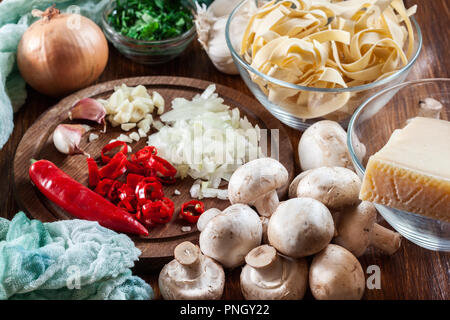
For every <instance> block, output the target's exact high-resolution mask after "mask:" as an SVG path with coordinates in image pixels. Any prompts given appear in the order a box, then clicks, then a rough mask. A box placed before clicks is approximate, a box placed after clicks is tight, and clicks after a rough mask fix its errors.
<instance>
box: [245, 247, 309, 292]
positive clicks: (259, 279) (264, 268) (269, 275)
mask: <svg viewBox="0 0 450 320" xmlns="http://www.w3.org/2000/svg"><path fill="white" fill-rule="evenodd" d="M245 261H246V263H247V264H246V265H245V266H244V267H243V268H242V272H241V277H240V282H241V291H242V294H243V295H244V298H245V299H247V300H300V299H302V298H303V296H304V295H305V291H306V286H307V283H308V265H307V263H306V260H305V259H299V260H296V259H290V258H285V257H282V256H280V255H279V254H277V251H276V250H275V248H273V247H271V246H269V245H262V246H259V247H257V248H255V249H253V250H252V251H250V252H249V253H248V254H247V256H246V257H245Z"/></svg>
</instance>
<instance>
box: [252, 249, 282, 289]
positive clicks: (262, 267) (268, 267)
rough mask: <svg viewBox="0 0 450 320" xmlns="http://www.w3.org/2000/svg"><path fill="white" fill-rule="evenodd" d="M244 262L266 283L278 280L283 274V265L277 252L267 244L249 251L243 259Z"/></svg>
mask: <svg viewBox="0 0 450 320" xmlns="http://www.w3.org/2000/svg"><path fill="white" fill-rule="evenodd" d="M245 262H246V263H247V264H248V265H249V266H251V267H252V268H254V269H255V270H256V271H257V272H258V274H259V275H260V277H261V278H262V279H266V281H268V280H274V279H278V278H279V277H280V274H282V272H283V264H282V261H281V259H280V257H279V256H278V254H277V251H276V250H275V248H274V247H272V246H270V245H267V244H265V245H261V246H259V247H256V248H255V249H253V250H252V251H250V252H249V253H248V254H247V256H246V257H245Z"/></svg>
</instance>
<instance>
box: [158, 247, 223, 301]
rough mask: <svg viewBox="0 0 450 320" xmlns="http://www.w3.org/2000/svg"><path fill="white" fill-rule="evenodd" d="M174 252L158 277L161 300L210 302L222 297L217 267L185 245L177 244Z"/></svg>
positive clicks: (220, 277) (221, 276) (221, 277)
mask: <svg viewBox="0 0 450 320" xmlns="http://www.w3.org/2000/svg"><path fill="white" fill-rule="evenodd" d="M174 253H175V259H174V260H172V261H170V262H169V263H168V264H166V265H165V266H164V267H163V268H162V270H161V272H160V274H159V278H158V285H159V289H160V291H161V295H162V297H163V298H164V299H166V300H213V299H220V298H221V297H222V294H223V289H224V286H225V273H224V271H223V268H222V266H221V265H219V264H218V263H217V262H216V261H214V260H213V259H211V258H209V257H206V256H204V255H202V254H201V253H200V250H199V249H198V247H197V246H195V245H193V244H192V243H189V242H183V243H181V244H180V245H178V246H177V247H176V248H175V252H174ZM180 261H181V263H180Z"/></svg>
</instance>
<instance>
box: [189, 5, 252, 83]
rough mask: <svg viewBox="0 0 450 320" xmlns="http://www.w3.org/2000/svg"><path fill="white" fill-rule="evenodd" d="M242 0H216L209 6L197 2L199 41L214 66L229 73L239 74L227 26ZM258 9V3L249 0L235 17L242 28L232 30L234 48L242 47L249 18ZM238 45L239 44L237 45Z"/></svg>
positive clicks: (196, 24) (196, 23)
mask: <svg viewBox="0 0 450 320" xmlns="http://www.w3.org/2000/svg"><path fill="white" fill-rule="evenodd" d="M241 1H242V0H215V1H214V2H213V3H212V4H211V5H210V6H209V7H208V8H207V7H206V5H205V4H203V5H202V6H200V5H199V4H198V3H197V14H196V17H195V26H196V28H197V34H198V41H199V42H200V44H201V45H202V47H203V49H205V51H206V53H207V54H208V56H209V58H210V59H211V61H212V63H213V64H214V66H215V67H216V68H217V69H218V70H219V71H221V72H223V73H227V74H238V73H239V72H238V70H237V68H236V66H235V65H234V62H233V58H232V57H231V53H230V50H229V49H228V47H227V43H226V39H225V27H226V24H227V20H228V16H229V15H230V13H231V11H233V9H234V8H235V7H236V6H237V5H238V4H239V3H240V2H241ZM255 11H256V5H255V3H253V2H252V1H248V2H247V4H246V8H245V9H243V10H240V12H239V14H238V15H237V16H236V17H235V18H234V19H236V23H237V25H241V26H242V27H241V28H233V29H232V30H230V32H231V34H230V39H231V41H232V42H233V47H234V48H239V47H240V42H241V38H242V35H243V33H244V31H245V28H246V26H247V22H248V19H250V16H251V15H252V13H254V12H255ZM236 45H237V46H236Z"/></svg>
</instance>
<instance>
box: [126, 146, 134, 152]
mask: <svg viewBox="0 0 450 320" xmlns="http://www.w3.org/2000/svg"><path fill="white" fill-rule="evenodd" d="M127 147H128V149H127V151H128V153H131V152H133V149H131V147H130V146H129V145H127Z"/></svg>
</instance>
